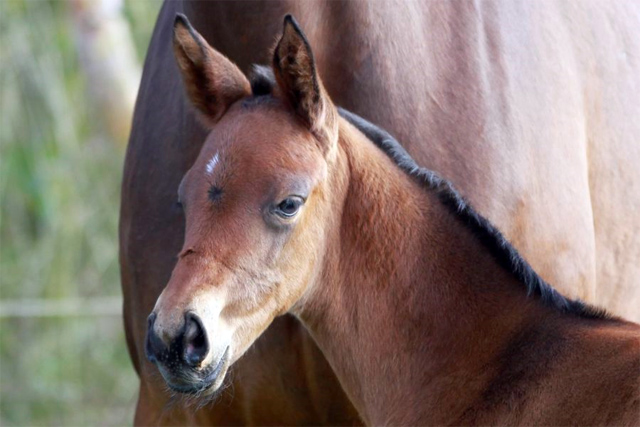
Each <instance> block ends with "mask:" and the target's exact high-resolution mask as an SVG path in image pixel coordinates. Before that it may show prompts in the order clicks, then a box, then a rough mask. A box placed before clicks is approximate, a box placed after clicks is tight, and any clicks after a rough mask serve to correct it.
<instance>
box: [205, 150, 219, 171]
mask: <svg viewBox="0 0 640 427" xmlns="http://www.w3.org/2000/svg"><path fill="white" fill-rule="evenodd" d="M218 161H220V158H219V157H218V153H216V154H215V155H214V156H213V157H212V158H211V160H209V162H207V175H211V174H212V173H213V170H214V169H215V167H216V165H217V164H218Z"/></svg>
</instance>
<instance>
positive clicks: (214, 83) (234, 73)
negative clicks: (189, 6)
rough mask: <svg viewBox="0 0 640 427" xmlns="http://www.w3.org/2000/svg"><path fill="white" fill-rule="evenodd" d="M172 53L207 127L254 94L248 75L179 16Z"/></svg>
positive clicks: (188, 92) (175, 25) (174, 29)
mask: <svg viewBox="0 0 640 427" xmlns="http://www.w3.org/2000/svg"><path fill="white" fill-rule="evenodd" d="M173 53H174V55H175V57H176V61H177V62H178V67H179V68H180V72H181V73H182V78H183V80H184V84H185V87H186V90H187V94H188V95H189V99H190V100H191V102H192V103H193V105H194V106H195V107H196V108H197V109H198V110H199V111H200V113H202V115H203V116H204V118H205V121H206V122H207V124H208V125H213V124H214V123H216V122H217V121H218V120H219V119H220V117H221V116H222V115H223V114H224V113H225V112H226V111H227V109H228V108H229V106H231V104H233V103H234V102H235V101H237V100H239V99H241V98H244V97H245V96H249V95H251V85H250V84H249V81H248V80H247V78H246V77H245V75H244V74H243V73H242V71H240V70H239V69H238V67H236V66H235V64H233V63H232V62H231V61H229V60H228V59H227V58H226V57H225V56H224V55H222V54H221V53H220V52H217V51H216V50H215V49H213V48H212V47H211V46H209V44H208V43H207V41H206V40H205V39H204V38H203V37H202V36H201V35H200V34H199V33H198V32H197V31H196V30H195V29H194V28H193V27H192V26H191V24H190V23H189V20H188V19H187V17H186V16H184V15H182V14H177V15H176V19H175V22H174V24H173Z"/></svg>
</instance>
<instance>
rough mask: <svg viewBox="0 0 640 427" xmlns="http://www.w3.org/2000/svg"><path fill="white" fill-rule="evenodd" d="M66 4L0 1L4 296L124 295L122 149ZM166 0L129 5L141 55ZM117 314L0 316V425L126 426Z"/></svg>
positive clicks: (130, 385) (0, 279) (128, 393)
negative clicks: (85, 69)
mask: <svg viewBox="0 0 640 427" xmlns="http://www.w3.org/2000/svg"><path fill="white" fill-rule="evenodd" d="M68 7H69V5H68V4H67V3H66V2H64V1H29V0H24V1H13V0H1V1H0V64H1V65H0V299H1V300H2V301H7V300H19V299H25V298H46V299H64V298H78V297H80V298H85V297H87V298H89V297H104V296H108V297H109V296H119V295H120V285H119V282H120V278H119V271H118V261H117V221H118V210H119V192H120V179H121V172H122V164H123V155H124V153H123V150H122V146H121V145H119V144H117V143H116V142H115V141H110V140H109V139H108V137H106V136H105V134H104V133H103V131H102V129H101V128H100V117H98V116H96V113H95V112H94V111H92V109H91V105H90V103H89V102H88V99H87V97H86V93H87V87H86V84H87V82H86V81H85V80H84V77H83V75H82V73H81V69H80V65H79V63H78V57H77V54H76V52H75V46H74V40H73V34H72V26H71V25H70V21H69V17H68ZM159 8H160V2H159V1H155V0H154V1H149V0H142V1H141V0H134V1H130V2H127V3H125V16H126V18H127V20H128V21H129V23H130V28H131V30H132V32H133V36H134V40H135V43H136V47H137V50H138V54H139V57H140V61H142V58H143V55H144V52H145V50H146V47H147V44H148V41H149V38H150V34H151V30H152V28H153V24H154V22H155V18H156V16H157V12H158V10H159ZM136 386H137V377H136V375H135V373H134V371H133V369H132V366H131V363H130V361H129V357H128V354H127V351H126V346H125V343H124V334H123V329H122V320H121V317H120V316H119V315H114V316H71V317H0V425H123V424H131V421H132V416H133V405H134V404H135V399H136V391H137V390H136Z"/></svg>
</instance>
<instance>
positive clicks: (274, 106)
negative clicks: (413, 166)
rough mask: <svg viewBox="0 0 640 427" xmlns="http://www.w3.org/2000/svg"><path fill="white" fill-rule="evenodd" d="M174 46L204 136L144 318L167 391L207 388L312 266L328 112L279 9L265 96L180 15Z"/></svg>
mask: <svg viewBox="0 0 640 427" xmlns="http://www.w3.org/2000/svg"><path fill="white" fill-rule="evenodd" d="M174 53H175V56H176V59H177V63H178V66H179V68H180V71H181V72H182V75H183V78H184V82H185V87H186V90H187V93H188V95H189V98H190V100H191V102H192V103H193V105H194V106H195V107H196V108H197V110H198V111H199V114H200V115H201V116H202V118H203V119H204V121H205V123H206V124H207V126H208V127H209V129H210V133H209V135H208V137H207V139H206V142H205V144H204V146H203V148H202V150H201V152H200V155H199V157H198V159H197V160H196V162H195V164H194V165H193V167H192V168H191V169H190V170H189V171H188V172H187V174H186V175H185V177H184V179H183V180H182V183H181V184H180V188H179V191H178V197H179V202H180V203H181V204H182V207H183V209H184V213H185V217H186V234H185V240H184V247H183V248H182V251H181V252H180V254H179V255H178V262H177V265H176V266H175V268H174V270H173V273H172V276H171V279H170V281H169V283H168V284H167V286H166V288H165V289H164V291H163V292H162V294H161V295H160V297H159V298H158V301H157V303H156V306H155V308H154V310H153V312H152V313H151V315H150V316H149V326H148V334H147V355H148V357H149V359H150V360H152V361H153V362H155V363H156V364H157V365H158V367H159V368H160V371H161V372H162V375H163V376H164V378H165V379H166V381H167V382H168V384H169V386H170V387H172V388H173V389H175V390H178V391H183V392H201V391H205V390H206V393H209V392H213V391H215V390H216V389H218V388H219V387H220V385H221V383H222V381H223V379H224V376H225V374H226V371H227V369H228V368H229V366H230V365H231V364H232V363H234V362H235V361H236V360H237V359H238V358H239V357H240V356H241V355H242V354H243V353H244V352H245V351H246V350H247V348H248V347H249V346H250V345H251V344H252V343H253V342H254V341H255V339H256V338H258V336H259V335H260V334H261V333H262V332H263V331H264V330H265V329H266V328H267V327H268V326H269V324H270V323H271V321H272V320H273V318H274V317H275V316H277V315H280V314H283V313H285V312H287V311H288V310H290V309H291V308H292V306H293V305H294V304H295V303H296V301H298V300H299V299H300V298H301V297H303V295H304V294H305V291H306V290H307V289H308V288H309V286H310V285H311V284H313V282H314V280H315V279H316V277H317V276H318V274H319V268H320V267H319V266H320V263H321V260H322V257H323V253H324V250H323V248H324V244H325V240H326V229H327V227H328V226H329V224H330V223H331V217H332V215H335V213H333V209H332V207H331V205H332V201H331V199H330V197H329V195H330V194H331V192H330V191H329V187H330V185H331V179H329V177H330V176H331V175H332V174H331V173H330V172H331V171H332V169H333V166H334V163H335V159H336V152H337V138H338V120H339V119H338V115H337V112H336V109H335V107H334V106H333V104H332V103H331V101H330V100H329V98H328V97H327V95H326V93H325V91H324V89H323V87H322V84H321V82H320V80H319V78H318V76H317V73H316V70H315V65H314V60H313V55H312V52H311V50H310V47H309V44H308V43H307V41H306V39H305V37H304V35H303V34H302V32H301V31H300V29H299V28H298V26H297V24H296V23H295V21H294V20H293V19H292V18H290V17H287V18H285V24H284V31H283V35H282V37H281V38H280V40H279V42H278V44H277V46H276V48H275V50H274V54H273V64H272V69H273V73H274V75H275V78H276V80H277V87H276V88H275V89H274V92H273V94H270V95H266V96H255V95H252V93H251V87H250V84H249V81H248V80H247V78H246V77H245V76H244V75H243V74H242V72H241V71H240V70H239V69H238V68H237V67H236V66H235V65H234V64H232V63H231V62H230V61H229V60H228V59H227V58H225V57H224V56H222V55H221V54H220V53H218V52H216V51H215V50H214V49H212V48H211V47H210V46H209V45H208V44H207V42H206V41H205V40H204V39H203V38H202V37H201V36H200V35H199V34H198V33H197V32H196V31H195V30H194V29H193V28H192V27H191V26H190V24H189V23H188V21H187V20H186V18H184V17H181V16H179V17H178V18H177V19H176V22H175V27H174Z"/></svg>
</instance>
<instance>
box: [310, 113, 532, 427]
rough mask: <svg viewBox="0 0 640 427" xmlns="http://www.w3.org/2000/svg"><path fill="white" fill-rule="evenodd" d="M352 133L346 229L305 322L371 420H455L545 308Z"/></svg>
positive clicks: (345, 161)
mask: <svg viewBox="0 0 640 427" xmlns="http://www.w3.org/2000/svg"><path fill="white" fill-rule="evenodd" d="M342 128H343V129H342V132H341V133H342V134H343V138H342V139H341V141H340V148H339V152H340V154H339V159H338V164H339V165H338V166H339V167H342V168H343V171H344V172H345V175H347V176H348V179H346V180H342V182H343V184H342V185H343V188H342V193H343V194H344V202H343V205H342V209H343V210H342V216H341V219H340V227H336V229H335V232H334V235H332V236H331V237H330V240H329V243H328V247H327V255H326V259H325V261H324V263H325V269H324V272H323V274H322V279H321V281H320V283H318V284H317V286H314V287H313V288H312V290H311V291H310V295H308V296H307V297H306V298H305V302H304V303H303V305H302V307H301V310H300V311H299V316H300V318H301V319H302V320H303V322H304V323H305V324H306V326H307V327H308V329H309V330H310V331H311V333H312V334H313V335H314V337H315V339H316V340H317V342H318V344H319V345H320V347H321V348H322V350H323V352H324V353H325V355H326V356H327V359H328V360H329V362H330V363H331V364H332V366H333V368H334V370H335V371H336V373H337V375H338V377H339V378H340V380H341V382H342V385H343V387H344V388H345V390H346V391H347V393H348V394H349V397H350V398H351V399H352V401H353V403H354V404H355V406H356V407H357V408H358V410H359V411H360V412H361V415H362V416H363V418H364V419H365V421H366V422H367V423H368V424H376V425H377V424H417V423H425V422H430V423H433V422H435V423H443V422H444V423H450V422H453V423H455V421H456V420H461V419H462V418H457V417H463V416H464V413H465V411H466V410H468V409H469V407H470V406H472V404H473V401H475V400H476V399H477V398H478V395H480V394H481V392H482V390H483V389H484V388H485V386H486V384H487V383H488V382H490V381H491V378H492V375H494V373H493V372H491V370H490V369H487V365H489V364H491V362H492V361H493V360H494V359H496V358H497V357H498V354H499V353H500V352H501V351H503V350H504V348H505V346H506V345H507V343H508V341H509V340H511V339H512V338H513V337H514V335H515V334H516V333H517V332H518V331H520V330H521V329H522V328H523V327H524V325H526V324H527V323H528V322H527V320H528V319H531V317H532V316H535V314H536V313H538V312H539V311H540V310H542V309H543V308H542V307H541V306H540V305H539V304H537V303H536V302H535V301H533V300H532V299H528V298H527V297H526V292H525V289H524V286H521V285H520V284H518V283H514V282H515V278H514V277H513V276H512V275H511V274H510V273H509V272H507V271H506V270H504V269H503V268H502V267H500V266H499V265H498V264H497V262H496V261H495V260H494V259H493V258H492V257H491V256H490V255H489V254H487V251H486V249H485V248H483V247H482V246H481V244H480V243H479V242H478V241H477V239H476V238H475V237H474V236H473V235H472V234H471V232H470V231H469V230H467V229H466V228H465V227H464V225H463V224H461V223H460V221H459V220H458V219H457V218H455V217H454V215H453V214H452V213H450V212H449V211H448V210H447V208H446V207H444V206H443V205H442V204H441V203H440V202H439V201H438V199H437V196H436V195H435V194H432V192H430V191H427V190H425V189H424V188H421V186H420V185H419V184H417V183H416V182H414V181H413V180H412V179H411V178H410V177H409V176H408V175H407V174H406V173H405V172H403V171H402V170H400V169H399V168H398V167H397V166H396V165H395V164H393V162H392V161H391V160H390V159H389V158H388V157H387V156H386V155H385V154H384V153H382V152H381V151H380V150H379V149H378V148H377V147H375V146H374V145H373V144H372V143H371V142H370V141H368V140H366V139H365V138H364V136H362V135H361V134H360V133H359V132H356V131H354V130H353V129H352V128H350V127H349V126H346V125H344V124H343V125H342ZM344 135H346V136H344ZM450 394H453V396H450ZM449 417H450V418H449Z"/></svg>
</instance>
